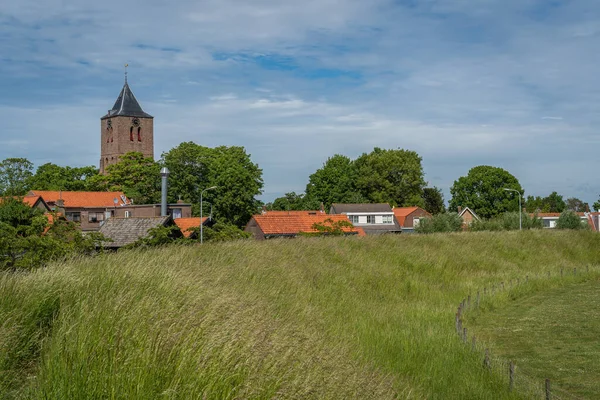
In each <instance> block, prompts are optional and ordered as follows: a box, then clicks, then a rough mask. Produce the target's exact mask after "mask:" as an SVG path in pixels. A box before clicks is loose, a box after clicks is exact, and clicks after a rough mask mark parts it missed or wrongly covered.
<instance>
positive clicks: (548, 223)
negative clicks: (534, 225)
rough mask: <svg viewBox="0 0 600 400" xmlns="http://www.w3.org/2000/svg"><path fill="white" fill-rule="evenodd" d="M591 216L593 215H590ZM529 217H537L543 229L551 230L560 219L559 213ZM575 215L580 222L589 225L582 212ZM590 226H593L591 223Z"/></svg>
mask: <svg viewBox="0 0 600 400" xmlns="http://www.w3.org/2000/svg"><path fill="white" fill-rule="evenodd" d="M590 214H593V213H590ZM529 215H530V216H531V217H534V216H537V217H538V218H539V219H541V220H542V223H543V224H544V228H548V229H553V228H556V223H557V222H558V218H560V213H535V214H529ZM577 215H579V218H581V220H582V221H584V222H587V223H588V224H589V223H590V221H589V219H588V216H587V215H586V214H585V213H583V212H578V213H577ZM592 226H593V222H592Z"/></svg>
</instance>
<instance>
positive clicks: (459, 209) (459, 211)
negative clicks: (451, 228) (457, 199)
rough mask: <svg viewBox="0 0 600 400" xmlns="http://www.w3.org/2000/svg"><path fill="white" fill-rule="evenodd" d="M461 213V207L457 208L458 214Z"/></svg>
mask: <svg viewBox="0 0 600 400" xmlns="http://www.w3.org/2000/svg"><path fill="white" fill-rule="evenodd" d="M461 212H462V207H461V206H458V213H459V214H460V213H461Z"/></svg>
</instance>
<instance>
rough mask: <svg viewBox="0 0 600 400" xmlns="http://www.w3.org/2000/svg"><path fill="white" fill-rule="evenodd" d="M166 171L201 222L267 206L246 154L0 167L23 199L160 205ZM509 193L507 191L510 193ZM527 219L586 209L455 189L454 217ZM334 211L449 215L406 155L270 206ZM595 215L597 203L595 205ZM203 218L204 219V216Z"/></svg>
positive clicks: (490, 177) (239, 218) (177, 153)
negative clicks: (75, 196)
mask: <svg viewBox="0 0 600 400" xmlns="http://www.w3.org/2000/svg"><path fill="white" fill-rule="evenodd" d="M162 167H168V168H169V170H170V172H171V174H170V177H169V198H168V199H169V202H175V201H177V200H183V201H185V202H189V203H191V204H192V205H193V213H194V215H199V204H198V203H199V199H200V192H201V191H202V190H203V189H205V188H208V187H212V186H216V187H217V188H216V189H215V190H211V191H208V192H205V197H204V199H205V201H206V202H207V207H206V209H207V212H208V210H209V209H210V207H208V205H209V204H210V205H211V206H212V210H213V216H214V217H215V219H216V220H218V221H219V222H220V223H224V224H230V225H233V226H236V227H238V228H242V227H243V226H244V225H245V224H246V223H247V222H248V221H249V219H250V218H251V216H252V215H253V214H255V213H257V212H259V210H260V208H261V206H263V205H265V204H263V203H262V202H260V201H259V200H257V199H256V197H257V196H258V195H260V194H261V193H262V189H263V185H264V183H263V178H262V170H261V169H260V168H259V166H258V165H257V164H256V163H254V162H252V160H251V158H250V155H249V154H247V153H246V151H245V149H244V148H243V147H239V146H231V147H227V146H219V147H215V148H209V147H204V146H200V145H198V144H196V143H193V142H184V143H181V144H179V145H178V146H176V147H174V148H173V149H171V150H169V151H167V152H164V153H163V154H162V155H161V158H160V160H158V161H154V160H153V159H151V158H146V157H144V156H143V155H142V154H141V153H128V154H126V155H124V156H123V157H122V158H121V159H120V161H119V162H118V163H116V164H113V165H110V166H108V167H107V169H106V171H107V173H106V175H100V174H99V173H98V169H97V168H96V167H93V166H87V167H69V166H64V167H63V166H59V165H56V164H52V163H47V164H43V165H41V166H39V167H38V168H37V169H36V170H35V172H34V170H33V164H32V163H31V162H30V161H28V160H27V159H23V158H9V159H6V160H4V161H2V162H0V194H2V195H4V196H14V195H24V194H25V193H26V192H27V191H28V190H31V189H37V190H88V191H108V190H114V191H123V192H124V193H125V194H126V195H127V196H128V197H129V198H130V199H132V200H133V201H134V202H135V203H137V204H144V203H146V204H147V203H158V202H159V200H160V169H161V168H162ZM505 189H510V191H507V190H505ZM517 192H519V193H520V194H521V196H522V197H521V202H522V207H523V208H525V209H526V211H527V212H529V213H534V212H557V213H560V212H563V211H565V210H572V211H576V212H582V211H586V210H588V209H589V206H588V204H587V203H585V202H583V201H582V200H580V199H578V198H574V197H571V198H567V199H564V198H563V196H562V195H559V194H558V193H557V192H555V191H554V192H552V193H550V194H549V195H548V196H545V197H541V196H536V197H534V196H527V197H525V191H524V189H523V187H522V186H521V184H520V183H519V181H518V179H517V178H516V177H515V176H513V175H512V174H510V173H509V172H508V171H506V170H504V169H502V168H498V167H493V166H486V165H481V166H476V167H474V168H472V169H471V170H469V172H468V173H467V175H465V176H462V177H459V178H458V179H457V180H456V181H454V183H453V185H452V186H451V188H450V193H451V195H452V197H451V199H450V201H449V202H448V210H449V211H457V209H458V207H469V208H470V209H472V210H473V211H475V212H476V213H477V214H478V215H479V216H480V217H482V218H484V219H491V218H495V217H498V216H500V215H502V214H504V213H506V212H515V211H518V210H519V195H518V194H517ZM332 203H388V204H390V205H392V206H420V207H423V208H424V209H425V210H427V211H428V212H430V213H431V214H433V215H435V214H440V213H443V212H446V207H445V202H444V197H443V195H442V191H441V190H440V189H439V188H437V187H428V186H427V182H426V181H425V173H424V171H423V166H422V158H421V157H420V156H419V155H418V154H417V153H416V152H414V151H411V150H405V149H381V148H378V147H376V148H374V149H373V151H371V152H370V153H363V154H362V155H360V156H358V157H357V158H355V159H351V158H350V157H347V156H345V155H341V154H336V155H334V156H332V157H330V158H328V159H327V160H326V161H325V163H324V164H323V166H322V167H321V168H318V169H317V170H316V171H315V172H314V173H313V174H311V175H310V176H309V177H308V183H307V185H306V189H305V191H304V193H296V192H291V193H286V194H285V195H284V196H283V197H279V198H277V199H275V200H274V201H273V202H270V203H267V204H266V205H265V206H266V207H267V208H268V209H272V210H309V209H311V210H314V209H319V208H320V207H321V206H323V207H324V208H325V209H326V210H328V209H329V207H330V206H331V204H332ZM593 207H594V208H595V209H596V210H597V209H599V208H600V200H599V201H598V202H596V203H594V204H593ZM205 214H206V213H205Z"/></svg>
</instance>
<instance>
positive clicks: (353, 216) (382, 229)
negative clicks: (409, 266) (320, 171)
mask: <svg viewBox="0 0 600 400" xmlns="http://www.w3.org/2000/svg"><path fill="white" fill-rule="evenodd" d="M339 214H342V215H346V216H347V217H348V219H349V220H350V222H352V225H354V226H355V227H360V228H362V229H363V230H364V231H365V233H366V234H367V235H377V234H382V233H400V232H402V228H401V227H400V225H399V224H398V222H397V221H396V218H395V216H394V211H393V210H392V207H390V205H389V204H387V203H374V204H369V203H354V204H342V203H333V204H332V205H331V208H330V210H329V215H339Z"/></svg>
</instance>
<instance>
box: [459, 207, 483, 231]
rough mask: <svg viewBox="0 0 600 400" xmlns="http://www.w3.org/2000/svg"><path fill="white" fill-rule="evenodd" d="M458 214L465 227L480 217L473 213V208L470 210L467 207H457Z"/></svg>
mask: <svg viewBox="0 0 600 400" xmlns="http://www.w3.org/2000/svg"><path fill="white" fill-rule="evenodd" d="M458 216H459V217H461V218H462V220H463V228H467V227H469V225H471V224H472V223H473V221H475V220H477V221H479V220H480V218H479V217H478V216H477V214H475V212H474V211H473V210H471V209H470V208H469V207H465V208H462V207H460V206H459V207H458Z"/></svg>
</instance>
